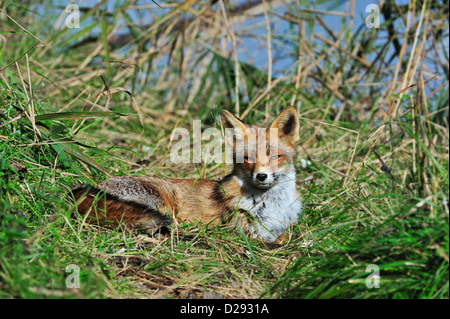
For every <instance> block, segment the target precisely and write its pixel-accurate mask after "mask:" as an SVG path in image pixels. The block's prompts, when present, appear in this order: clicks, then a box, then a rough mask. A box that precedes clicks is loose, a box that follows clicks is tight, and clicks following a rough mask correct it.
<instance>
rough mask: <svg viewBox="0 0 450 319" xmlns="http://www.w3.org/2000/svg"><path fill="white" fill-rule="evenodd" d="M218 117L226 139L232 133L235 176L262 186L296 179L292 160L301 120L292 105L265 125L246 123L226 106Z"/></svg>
mask: <svg viewBox="0 0 450 319" xmlns="http://www.w3.org/2000/svg"><path fill="white" fill-rule="evenodd" d="M221 120H222V124H223V126H224V127H225V137H226V140H227V141H228V142H230V138H233V137H234V138H233V142H232V145H233V163H234V171H235V173H236V176H237V177H239V178H240V179H241V180H243V181H244V182H250V183H252V184H253V185H254V186H256V187H258V188H261V189H267V188H270V187H272V186H274V185H277V184H279V183H282V182H285V181H287V180H292V179H295V169H294V166H293V160H294V157H295V144H296V143H297V142H298V140H299V127H300V124H299V119H298V116H297V112H296V110H295V109H294V108H293V107H287V108H286V109H285V110H284V111H283V112H281V113H280V115H278V117H277V118H276V119H275V120H274V121H273V122H272V124H270V126H268V127H261V126H256V125H247V124H245V123H244V122H242V121H241V120H240V119H238V118H237V117H235V116H234V115H233V114H231V113H230V112H228V111H226V110H224V111H222V114H221ZM229 133H231V134H229Z"/></svg>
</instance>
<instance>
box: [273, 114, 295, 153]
mask: <svg viewBox="0 0 450 319" xmlns="http://www.w3.org/2000/svg"><path fill="white" fill-rule="evenodd" d="M270 128H276V129H278V137H279V138H280V139H281V138H284V139H287V140H288V141H289V143H291V144H292V145H295V144H296V143H297V142H298V140H299V139H300V132H299V129H300V122H299V120H298V115H297V111H296V110H295V109H294V108H293V107H292V106H289V107H287V108H285V109H284V111H283V112H281V113H280V115H278V117H277V118H276V119H275V120H274V121H273V122H272V124H271V125H270Z"/></svg>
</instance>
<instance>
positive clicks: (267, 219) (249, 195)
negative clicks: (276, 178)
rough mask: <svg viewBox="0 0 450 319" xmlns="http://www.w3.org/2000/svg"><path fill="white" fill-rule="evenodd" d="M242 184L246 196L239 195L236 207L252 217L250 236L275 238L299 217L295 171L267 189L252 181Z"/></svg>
mask: <svg viewBox="0 0 450 319" xmlns="http://www.w3.org/2000/svg"><path fill="white" fill-rule="evenodd" d="M243 188H244V194H245V196H243V197H241V199H240V201H239V207H240V208H242V209H245V210H246V211H248V212H249V213H250V214H251V215H252V216H253V217H255V220H254V221H253V225H252V229H251V232H252V235H253V236H255V237H258V238H260V239H262V240H264V241H268V242H274V241H275V240H276V239H277V238H278V237H279V236H280V235H281V234H283V233H284V231H285V230H286V229H287V228H288V227H289V225H291V224H292V223H294V222H296V221H297V220H298V217H299V216H300V213H301V211H302V204H301V202H300V200H299V198H298V195H297V192H296V184H295V175H294V178H292V179H289V180H287V181H284V182H281V183H279V184H277V185H275V186H273V187H271V188H270V189H267V190H264V189H260V188H257V187H255V186H253V185H249V186H247V185H243Z"/></svg>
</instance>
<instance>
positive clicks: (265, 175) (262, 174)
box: [256, 173, 267, 182]
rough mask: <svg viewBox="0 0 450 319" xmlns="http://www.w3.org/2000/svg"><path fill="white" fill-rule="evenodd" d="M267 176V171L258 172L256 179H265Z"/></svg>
mask: <svg viewBox="0 0 450 319" xmlns="http://www.w3.org/2000/svg"><path fill="white" fill-rule="evenodd" d="M266 178H267V174H265V173H258V174H256V179H257V180H258V181H260V182H262V181H265V180H266Z"/></svg>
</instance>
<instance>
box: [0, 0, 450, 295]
mask: <svg viewBox="0 0 450 319" xmlns="http://www.w3.org/2000/svg"><path fill="white" fill-rule="evenodd" d="M295 3H298V2H292V3H291V4H289V5H290V6H291V7H290V8H291V9H292V10H291V11H290V12H292V13H296V14H295V15H296V16H300V15H302V16H303V17H304V19H305V21H304V22H302V23H301V27H302V28H306V27H309V28H311V26H314V25H315V26H316V27H317V25H318V24H320V23H319V19H317V18H315V16H314V15H313V14H309V13H305V12H301V11H298V9H299V8H300V7H299V6H298V5H296V4H295ZM437 3H438V2H436V3H435V4H434V5H435V6H437ZM129 5H130V4H129V3H128V2H123V4H122V5H121V6H116V7H114V8H113V10H112V11H110V12H104V10H103V9H104V7H103V6H99V7H97V8H96V9H94V10H93V11H91V12H89V13H86V14H85V15H83V18H82V21H85V22H84V23H85V25H84V27H83V28H81V29H79V30H69V29H63V30H62V31H58V30H56V29H53V28H52V27H50V25H51V21H50V19H39V17H38V16H37V15H36V11H35V10H34V9H35V7H33V6H32V5H26V6H23V7H16V6H14V5H13V4H9V3H7V4H6V5H5V6H4V7H2V10H5V11H6V12H7V13H8V15H9V16H10V17H12V18H14V20H15V21H16V22H17V23H16V22H13V21H12V20H11V19H9V18H7V17H5V16H4V15H3V16H0V17H1V19H0V26H1V27H0V31H2V32H1V33H0V36H4V42H2V41H3V38H0V45H4V44H5V45H4V46H3V47H2V46H0V70H1V71H0V85H1V88H0V252H1V253H0V297H1V298H141V297H145V298H148V297H149V298H161V297H162V298H222V297H223V298H261V297H262V298H448V297H449V287H448V282H449V278H448V277H449V275H448V274H449V269H448V263H449V261H448V256H449V243H448V238H449V224H448V204H445V202H446V201H447V202H448V192H449V189H448V186H449V185H448V183H449V178H448V176H449V173H448V170H449V155H448V154H449V153H448V149H449V139H448V82H447V84H445V83H446V81H448V67H447V69H446V66H445V65H448V52H445V51H444V52H441V51H439V53H441V54H442V53H443V56H444V59H445V61H444V63H441V64H439V63H437V64H436V65H440V67H441V68H440V69H439V74H440V75H439V77H438V78H435V79H433V80H430V81H429V82H427V83H425V84H423V85H422V82H421V81H422V80H424V79H426V78H428V77H429V75H428V73H426V74H424V73H421V72H420V70H421V69H422V70H423V68H424V61H425V60H430V59H433V58H435V57H436V56H437V54H436V52H438V51H436V50H441V46H439V45H438V44H439V43H441V41H442V38H443V35H442V34H440V33H439V32H440V31H439V30H441V29H440V28H441V27H442V30H444V29H445V28H444V27H445V26H442V23H443V22H442V21H444V20H442V19H440V18H439V17H441V16H442V12H444V14H445V10H444V11H442V8H440V7H439V6H437V7H433V8H427V11H426V13H425V15H429V16H428V18H429V19H435V25H434V26H433V29H430V26H429V25H427V26H426V27H427V28H429V29H426V30H423V31H421V33H420V37H422V35H423V34H425V35H426V36H427V37H429V38H430V39H431V38H433V40H435V41H434V42H433V41H428V42H427V43H433V44H430V47H425V46H424V47H422V48H421V50H422V51H420V52H425V53H424V56H422V55H421V54H417V53H413V52H412V41H410V42H408V43H407V45H406V49H405V52H404V53H403V55H402V56H400V59H398V60H399V61H398V62H396V63H398V64H395V63H392V64H391V65H388V60H389V57H390V56H389V55H388V54H387V51H386V50H385V51H382V48H383V46H384V44H386V43H387V45H391V44H389V43H390V42H392V40H393V39H386V37H384V35H383V34H381V33H379V32H381V31H382V30H389V23H386V25H384V26H382V28H381V29H380V30H372V31H370V32H369V31H368V30H366V29H364V28H362V29H360V32H355V33H353V32H352V31H351V30H350V29H349V28H348V21H347V20H343V21H342V25H340V29H341V31H343V33H344V34H345V41H343V42H342V43H340V47H342V48H344V49H345V50H347V51H351V52H356V53H355V55H356V56H359V57H363V58H364V56H365V55H368V54H375V55H377V54H379V53H380V52H382V53H380V58H379V59H378V62H377V63H376V64H374V65H373V66H372V67H371V68H366V67H365V66H364V65H362V64H361V63H360V62H359V61H358V60H357V59H354V58H352V57H351V56H349V55H348V54H343V53H342V51H340V50H338V49H336V48H334V49H333V48H331V47H330V46H328V45H323V46H318V44H317V42H314V43H308V41H312V40H311V39H310V38H309V37H306V38H305V37H302V39H303V40H302V41H305V43H306V44H307V45H306V47H303V46H301V47H299V45H298V43H299V41H298V37H299V36H301V32H300V33H299V32H298V31H295V33H294V34H295V36H294V35H292V33H290V34H276V30H272V32H273V34H272V38H271V39H272V40H271V41H273V43H272V44H273V45H274V47H275V46H276V47H277V48H278V49H280V48H281V49H282V52H285V53H286V54H289V55H291V56H295V57H296V59H297V63H299V64H300V65H301V66H302V69H301V72H300V73H298V72H297V66H298V64H297V65H296V66H295V67H293V68H292V69H291V70H284V71H285V73H283V72H281V74H282V75H280V76H276V77H275V76H273V78H272V79H271V81H272V83H273V82H275V81H278V82H277V83H276V85H274V86H273V88H272V89H271V90H270V91H269V92H265V90H266V89H267V87H268V83H267V81H268V74H267V72H266V69H265V68H264V67H261V66H260V65H258V66H255V65H252V63H250V62H244V61H240V62H239V63H238V66H239V68H240V71H241V72H240V73H239V74H240V79H239V81H240V83H241V86H240V87H239V88H238V89H239V99H238V102H239V107H240V109H239V113H240V114H242V113H244V112H247V111H248V112H247V113H248V115H247V116H246V118H245V119H246V121H249V122H251V123H255V124H261V123H267V122H268V121H269V120H270V118H273V117H274V116H275V115H276V114H277V113H278V112H279V110H281V109H282V108H283V107H285V106H287V105H289V104H290V103H291V102H292V101H294V105H295V106H296V107H298V108H299V109H300V116H301V145H299V146H298V158H297V161H296V163H295V165H296V168H297V172H298V176H297V178H298V182H299V191H300V193H301V194H302V198H303V202H304V204H305V209H304V212H303V214H302V216H301V218H300V219H299V221H298V223H296V224H295V225H293V226H292V227H291V228H290V229H289V232H288V239H287V240H286V242H285V243H283V244H281V245H275V244H265V243H261V242H259V241H256V240H253V239H248V238H245V237H243V236H242V234H240V232H239V231H229V230H227V229H224V228H219V227H205V226H202V225H198V224H182V225H173V226H171V228H170V231H171V232H170V234H169V235H167V236H166V237H163V238H162V239H155V238H152V237H149V236H147V235H144V234H137V233H129V232H126V231H125V230H123V229H122V228H120V227H119V228H118V229H107V228H100V227H97V226H95V225H89V224H86V223H85V221H84V220H83V217H80V216H78V217H74V216H71V211H72V209H73V205H72V203H71V202H70V200H69V198H68V196H67V194H68V192H69V191H70V189H72V188H74V187H76V186H79V185H81V184H95V183H98V182H101V181H102V180H104V179H105V178H107V177H108V176H113V175H153V176H161V177H177V178H184V177H186V178H196V177H199V176H204V177H205V178H209V179H218V178H220V177H222V176H224V175H225V174H226V173H227V172H229V170H230V169H229V167H225V166H223V165H222V164H217V165H206V164H202V165H200V166H196V165H195V164H173V163H171V162H170V146H171V145H172V144H173V142H172V144H171V142H170V139H169V137H170V133H171V131H172V130H173V129H174V128H175V127H184V128H187V129H188V130H191V129H192V122H191V120H192V119H201V120H202V128H203V129H205V128H207V127H212V126H214V125H217V123H215V119H216V115H217V114H218V112H219V111H220V110H221V109H224V108H225V109H228V110H230V111H234V110H235V106H236V98H237V97H236V94H235V93H236V91H235V84H236V77H237V73H236V70H235V67H236V64H235V62H234V60H233V58H230V57H233V54H232V48H231V45H230V47H227V48H224V47H223V46H220V45H218V43H217V42H215V40H214V39H218V38H221V37H226V35H227V34H228V33H227V32H228V31H227V32H225V31H224V29H222V27H221V28H217V29H215V28H212V27H211V25H208V26H209V28H207V29H206V30H204V29H202V23H207V22H205V21H209V20H208V19H207V17H208V15H205V12H206V11H207V6H208V5H207V4H195V5H193V6H192V8H191V11H190V15H188V16H187V17H188V18H189V17H192V16H196V17H198V19H195V20H189V19H188V20H189V23H190V24H189V25H187V26H185V28H186V29H185V32H184V34H183V32H181V31H180V30H182V29H177V28H178V27H177V26H176V23H177V22H179V19H177V14H184V13H185V11H184V10H185V9H183V8H182V7H179V6H178V7H174V8H172V9H170V10H167V11H164V12H165V13H162V14H160V15H158V16H157V17H156V20H157V21H159V22H160V23H161V24H162V25H163V28H161V29H158V26H157V25H155V26H153V27H151V28H149V29H148V30H146V32H143V31H141V30H140V29H139V28H138V27H137V26H136V25H134V24H133V23H130V25H129V28H130V29H131V31H130V34H131V35H132V36H131V37H130V38H129V39H128V41H129V42H128V45H129V46H128V50H127V51H125V52H124V50H123V49H122V47H123V45H120V44H117V43H113V42H114V41H113V40H112V39H113V34H112V33H111V32H112V30H113V25H114V22H119V21H120V17H121V16H122V17H123V14H124V13H126V12H127V11H126V10H125V9H126V8H127V6H129ZM304 6H306V3H303V4H302V6H301V8H304ZM44 8H45V10H47V11H46V12H48V14H49V15H50V13H51V12H55V11H52V10H56V9H55V8H53V7H52V6H51V5H44ZM401 8H403V7H401ZM403 9H407V8H403ZM409 9H410V10H412V8H409ZM202 10H206V11H202ZM416 10H419V9H417V8H416ZM56 12H57V13H58V12H59V11H57V10H56ZM416 13H417V14H416V15H415V17H416V19H419V16H420V11H419V12H416ZM431 13H433V14H434V16H431ZM0 14H2V13H1V11H0ZM210 14H213V15H215V17H216V19H222V17H223V15H222V14H221V12H220V10H218V9H217V7H216V6H213V10H212V11H211V12H210ZM233 14H236V13H233ZM233 14H230V18H232V17H234V15H233ZM236 15H238V14H236ZM269 16H270V17H271V18H273V19H280V18H279V17H276V16H274V15H272V13H270V12H269ZM125 18H126V19H127V20H128V21H130V18H129V17H125ZM202 19H206V20H202ZM392 19H393V20H397V22H398V21H400V20H402V17H401V16H399V15H398V12H397V13H395V14H394V13H392ZM218 21H221V20H218ZM105 22H107V23H105ZM322 22H323V20H322ZM416 22H417V21H416ZM208 23H209V22H208ZM390 23H392V22H390ZM18 24H20V25H21V26H22V28H23V29H22V28H20V27H19V26H18ZM259 25H260V24H259ZM257 26H258V23H256V22H254V25H252V24H250V25H249V26H248V30H247V31H248V32H250V30H252V29H251V27H255V28H256V27H257ZM260 26H261V25H260ZM262 26H263V30H264V32H263V34H256V35H255V37H256V38H258V39H259V40H261V41H262V42H263V43H267V41H268V40H267V37H266V34H265V32H266V28H265V25H264V24H263V25H262ZM95 27H97V28H99V29H98V30H99V36H98V37H97V38H95V35H94V34H93V33H92V30H94V29H95ZM171 27H173V29H170V28H171ZM329 27H331V26H329ZM290 28H291V29H294V30H297V29H296V28H298V24H295V23H292V24H291V26H290ZM24 30H27V32H28V33H27V32H25V31H24ZM167 30H172V31H170V32H169V31H167ZM333 30H335V28H331V29H330V28H329V30H328V31H327V32H328V34H327V38H328V39H333V36H336V35H337V34H333ZM361 30H362V31H361ZM165 31H167V32H168V33H164V32H165ZM241 31H242V30H240V29H236V30H235V37H236V38H237V40H238V43H240V44H242V42H239V41H241V40H242V41H245V39H246V34H245V33H241ZM344 31H345V32H344ZM303 32H304V31H303ZM311 32H313V31H311ZM442 32H444V35H445V32H447V33H446V34H447V36H448V31H445V30H444V31H442ZM30 33H31V34H33V35H34V36H36V37H37V38H39V39H41V40H42V41H43V42H45V46H35V43H36V42H37V40H36V38H34V37H33V36H32V35H31V34H30ZM88 36H90V37H91V38H90V39H91V40H92V41H90V42H89V41H86V42H83V41H84V40H86V38H87V37H88ZM226 39H228V38H226ZM375 39H378V42H376V41H375ZM383 39H384V41H385V42H380V41H383ZM397 39H399V40H400V41H403V34H401V35H400V36H398V37H397ZM156 40H157V41H159V42H158V46H155V44H154V41H156ZM228 40H229V39H228ZM369 40H370V43H371V45H370V46H369V45H367V41H369ZM108 41H110V42H111V43H109V42H108ZM420 43H422V42H419V45H420ZM427 45H428V44H427ZM358 46H359V47H364V48H366V50H367V52H362V51H358V50H356V49H355V48H357V47H358ZM98 47H99V48H100V50H99V51H97V52H96V53H93V52H95V50H96V48H98ZM155 48H157V50H154V49H155ZM121 49H122V51H121ZM152 50H153V51H152ZM230 50H231V51H230ZM274 50H275V49H274ZM91 53H92V55H91ZM397 53H398V54H399V55H401V54H402V53H401V52H397ZM413 54H415V55H413ZM410 57H414V58H415V59H413V61H418V63H417V64H415V65H413V66H412V68H411V69H409V71H408V70H407V61H408V60H409V59H410ZM318 59H322V61H323V62H322V64H317V63H316V61H318ZM169 60H170V62H167V61H169ZM99 61H100V62H99ZM118 61H120V63H119V62H118ZM84 62H86V63H84ZM441 62H442V61H441ZM387 66H389V68H388V67H387ZM397 66H398V67H399V70H400V71H399V73H398V74H399V75H398V77H397V78H396V77H395V68H396V67H397ZM407 71H408V72H409V73H408V72H407ZM416 71H417V72H416ZM414 72H416V73H414ZM355 75H357V76H355ZM280 77H283V78H280ZM404 78H406V79H409V78H412V79H413V81H412V83H416V82H417V83H418V85H417V86H414V87H412V88H410V89H408V90H407V91H405V93H404V94H403V95H402V96H401V95H399V94H398V92H399V91H400V90H401V89H402V88H403V86H402V81H403V79H404ZM379 83H384V84H385V85H380V84H379ZM244 84H245V85H244ZM431 84H433V85H431ZM427 85H430V86H427ZM441 85H443V86H442V87H441ZM435 88H439V89H436V91H435V92H434V94H432V95H430V90H432V89H435ZM266 93H267V94H266ZM395 97H398V98H399V104H398V105H399V106H398V109H397V110H396V111H395V110H394V107H392V106H395V105H396V104H395V103H396V101H395ZM342 104H344V106H343V107H342V108H339V107H335V106H336V105H342ZM267 105H270V107H269V108H267V107H266V106H267ZM383 125H384V126H383ZM300 159H308V160H310V161H311V163H312V164H311V165H309V166H307V167H303V166H302V163H301V161H300ZM311 177H313V178H311ZM306 181H309V182H306ZM69 265H77V266H78V267H79V269H80V288H79V289H76V288H67V286H66V280H67V278H68V276H69V275H70V272H67V271H66V268H67V266H69ZM368 265H376V266H377V267H378V269H379V274H380V287H379V288H368V287H367V286H366V280H367V277H368V276H369V275H370V274H371V271H368V270H366V269H367V266H368Z"/></svg>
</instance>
